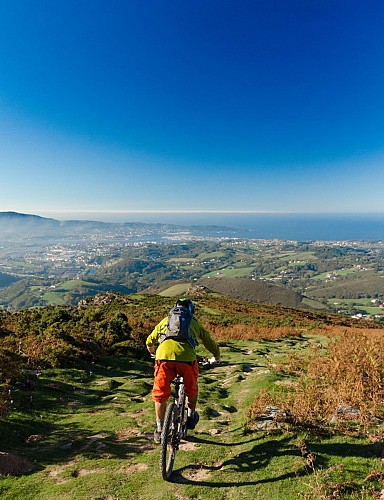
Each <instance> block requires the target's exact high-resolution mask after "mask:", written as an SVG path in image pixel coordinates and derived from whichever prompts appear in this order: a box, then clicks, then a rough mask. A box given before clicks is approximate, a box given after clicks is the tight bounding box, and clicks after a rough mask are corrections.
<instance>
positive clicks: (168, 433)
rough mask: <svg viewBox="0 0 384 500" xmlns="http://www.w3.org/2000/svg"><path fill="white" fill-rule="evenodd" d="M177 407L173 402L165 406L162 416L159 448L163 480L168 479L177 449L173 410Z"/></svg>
mask: <svg viewBox="0 0 384 500" xmlns="http://www.w3.org/2000/svg"><path fill="white" fill-rule="evenodd" d="M176 409H177V407H176V404H175V403H174V402H172V403H170V404H169V405H168V406H167V410H166V412H165V418H164V426H163V431H162V433H161V449H160V472H161V476H162V478H163V479H164V480H165V481H169V479H170V477H171V474H172V470H173V464H174V462H175V456H176V451H177V444H176V441H177V431H178V429H177V426H176V425H175V424H176V422H175V420H176V415H175V410H176Z"/></svg>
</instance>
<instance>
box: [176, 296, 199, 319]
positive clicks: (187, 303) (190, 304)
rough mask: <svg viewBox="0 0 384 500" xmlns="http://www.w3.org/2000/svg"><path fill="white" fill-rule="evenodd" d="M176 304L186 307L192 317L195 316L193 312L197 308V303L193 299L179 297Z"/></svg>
mask: <svg viewBox="0 0 384 500" xmlns="http://www.w3.org/2000/svg"><path fill="white" fill-rule="evenodd" d="M176 306H182V307H186V308H187V309H188V310H189V312H190V315H191V317H192V316H193V312H194V310H195V304H194V303H193V302H192V300H191V299H185V298H181V299H178V301H177V302H176Z"/></svg>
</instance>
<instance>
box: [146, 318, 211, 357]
mask: <svg viewBox="0 0 384 500" xmlns="http://www.w3.org/2000/svg"><path fill="white" fill-rule="evenodd" d="M167 324H168V316H167V317H166V318H164V319H162V320H161V321H160V323H159V324H158V325H156V326H155V328H154V329H153V331H152V333H151V334H150V335H148V338H147V341H146V345H147V347H155V346H156V344H158V343H159V338H160V336H161V335H163V334H164V333H165V331H166V330H167ZM190 331H191V335H192V337H193V338H194V339H195V340H197V341H198V342H199V343H202V344H203V345H204V347H205V348H206V349H208V351H209V352H211V353H212V354H213V356H214V357H215V358H219V357H220V348H219V346H218V345H217V343H216V342H215V341H214V340H213V339H212V337H211V336H210V334H209V333H208V332H207V330H206V329H205V328H204V327H203V325H202V324H201V323H200V321H199V320H198V319H196V318H192V321H191V330H190ZM156 359H161V360H169V361H171V360H172V361H194V360H195V359H196V353H195V349H193V347H191V346H190V345H189V344H188V342H180V341H177V340H173V339H169V338H168V339H166V340H164V341H163V342H161V344H159V345H158V347H157V350H156Z"/></svg>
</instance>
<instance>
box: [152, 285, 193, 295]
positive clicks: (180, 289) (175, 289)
mask: <svg viewBox="0 0 384 500" xmlns="http://www.w3.org/2000/svg"><path fill="white" fill-rule="evenodd" d="M190 286H191V285H190V284H189V283H181V284H178V285H173V286H171V287H169V288H167V289H166V290H163V291H162V292H160V293H159V295H161V296H162V297H180V296H181V295H184V294H185V292H186V291H187V290H188V288H190Z"/></svg>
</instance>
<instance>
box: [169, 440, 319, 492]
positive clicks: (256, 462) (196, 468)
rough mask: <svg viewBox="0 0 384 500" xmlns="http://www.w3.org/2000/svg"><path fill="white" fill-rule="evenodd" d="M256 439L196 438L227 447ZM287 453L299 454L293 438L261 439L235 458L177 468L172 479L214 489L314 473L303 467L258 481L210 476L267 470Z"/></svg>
mask: <svg viewBox="0 0 384 500" xmlns="http://www.w3.org/2000/svg"><path fill="white" fill-rule="evenodd" d="M256 440H257V439H251V440H249V441H243V442H237V443H217V442H215V441H210V440H205V439H200V438H197V439H196V440H195V442H200V443H202V444H203V443H204V444H210V445H213V444H215V445H219V446H220V445H224V446H232V447H234V446H237V445H242V444H247V443H250V442H252V441H256ZM287 455H292V456H294V457H300V452H299V450H298V449H297V448H295V447H293V446H292V443H291V442H290V438H289V437H287V438H282V439H273V440H270V441H268V442H262V443H258V444H255V445H254V446H253V447H252V448H251V449H250V450H247V451H244V452H242V453H239V454H236V455H234V456H233V457H232V458H230V459H227V460H224V461H223V462H220V463H218V464H214V465H206V464H204V463H202V464H193V465H188V466H185V467H182V468H180V469H176V470H174V472H173V475H172V477H171V481H172V482H175V483H183V484H193V485H195V486H209V487H211V488H225V487H233V486H250V485H258V484H263V483H273V482H276V481H282V480H285V479H291V478H294V477H298V476H305V475H308V474H309V473H311V470H308V468H306V467H304V464H303V467H302V468H301V469H299V470H296V471H292V470H291V471H290V472H286V473H285V474H280V475H279V476H276V477H270V478H262V479H259V480H252V481H249V480H244V481H241V479H240V480H239V476H237V479H236V480H233V481H220V482H215V481H211V480H210V476H211V474H212V473H214V472H220V471H225V472H232V473H240V474H241V473H244V474H246V473H252V472H257V471H258V470H261V469H265V467H266V466H267V465H268V464H269V462H270V460H271V458H272V457H274V458H276V457H279V456H284V457H286V456H287Z"/></svg>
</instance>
